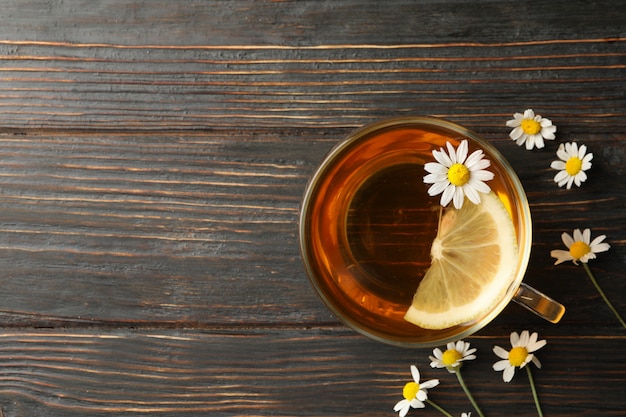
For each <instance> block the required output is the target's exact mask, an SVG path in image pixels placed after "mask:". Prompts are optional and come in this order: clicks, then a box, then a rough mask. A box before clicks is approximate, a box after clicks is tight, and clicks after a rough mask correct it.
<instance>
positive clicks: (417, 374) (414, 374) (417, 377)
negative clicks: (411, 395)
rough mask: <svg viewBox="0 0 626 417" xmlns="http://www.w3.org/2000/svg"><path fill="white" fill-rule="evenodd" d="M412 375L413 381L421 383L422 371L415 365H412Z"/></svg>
mask: <svg viewBox="0 0 626 417" xmlns="http://www.w3.org/2000/svg"><path fill="white" fill-rule="evenodd" d="M411 376H412V377H413V381H415V383H417V384H419V383H420V371H419V370H418V369H417V367H416V366H415V365H411Z"/></svg>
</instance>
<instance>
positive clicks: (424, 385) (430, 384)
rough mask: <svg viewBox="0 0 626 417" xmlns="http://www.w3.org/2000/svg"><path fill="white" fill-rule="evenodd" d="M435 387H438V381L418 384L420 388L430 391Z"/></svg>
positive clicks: (430, 380) (431, 380) (433, 380)
mask: <svg viewBox="0 0 626 417" xmlns="http://www.w3.org/2000/svg"><path fill="white" fill-rule="evenodd" d="M437 385H439V380H438V379H429V380H428V381H426V382H424V383H422V384H420V388H423V389H431V388H434V387H436V386H437Z"/></svg>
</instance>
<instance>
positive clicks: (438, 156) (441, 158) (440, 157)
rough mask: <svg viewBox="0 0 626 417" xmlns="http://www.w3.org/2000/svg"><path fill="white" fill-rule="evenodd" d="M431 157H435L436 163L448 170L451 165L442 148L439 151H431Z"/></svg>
mask: <svg viewBox="0 0 626 417" xmlns="http://www.w3.org/2000/svg"><path fill="white" fill-rule="evenodd" d="M433 156H434V157H435V160H436V161H437V162H439V163H440V164H441V165H444V166H446V167H448V168H449V167H451V166H452V164H453V162H452V160H451V159H450V157H449V156H448V154H447V153H446V151H444V150H443V148H441V149H440V150H439V151H433Z"/></svg>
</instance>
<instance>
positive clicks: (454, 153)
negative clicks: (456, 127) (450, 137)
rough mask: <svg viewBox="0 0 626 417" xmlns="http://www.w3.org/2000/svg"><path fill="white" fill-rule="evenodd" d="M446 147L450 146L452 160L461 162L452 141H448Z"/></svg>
mask: <svg viewBox="0 0 626 417" xmlns="http://www.w3.org/2000/svg"><path fill="white" fill-rule="evenodd" d="M446 147H447V148H448V154H449V155H450V160H451V161H452V163H453V164H456V163H457V162H459V160H458V158H457V156H456V150H455V149H454V146H452V144H451V143H450V142H446Z"/></svg>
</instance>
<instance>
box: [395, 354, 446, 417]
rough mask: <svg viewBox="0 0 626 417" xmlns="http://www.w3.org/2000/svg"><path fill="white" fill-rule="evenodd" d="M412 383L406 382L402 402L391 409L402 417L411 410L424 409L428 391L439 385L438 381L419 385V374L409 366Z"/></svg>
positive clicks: (433, 380) (434, 380)
mask: <svg viewBox="0 0 626 417" xmlns="http://www.w3.org/2000/svg"><path fill="white" fill-rule="evenodd" d="M411 376H413V381H411V382H407V383H406V385H405V386H404V388H403V389H402V395H403V396H404V399H403V400H400V401H398V403H397V404H396V405H395V406H394V407H393V411H395V412H397V413H399V414H398V415H399V417H404V416H406V414H407V413H408V412H409V410H410V409H411V408H424V407H425V405H424V401H426V400H427V399H428V390H429V389H431V388H433V387H436V386H437V385H439V380H438V379H430V380H428V381H426V382H423V383H421V384H420V372H419V370H418V369H417V367H416V366H415V365H411Z"/></svg>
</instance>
